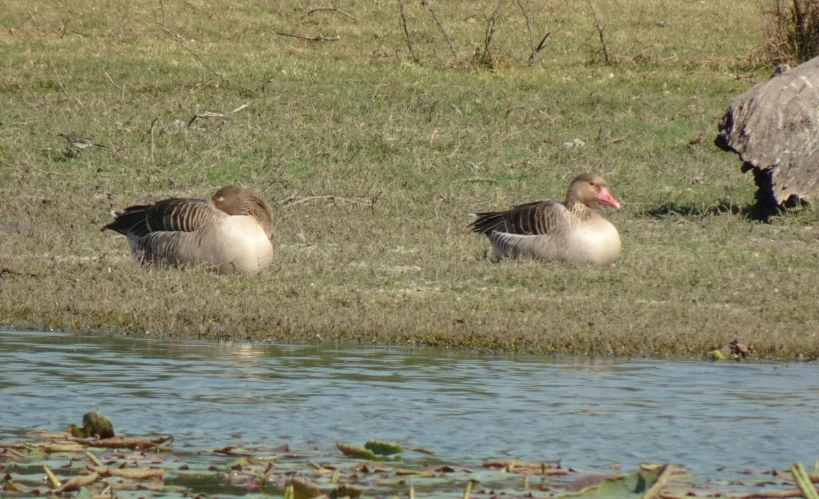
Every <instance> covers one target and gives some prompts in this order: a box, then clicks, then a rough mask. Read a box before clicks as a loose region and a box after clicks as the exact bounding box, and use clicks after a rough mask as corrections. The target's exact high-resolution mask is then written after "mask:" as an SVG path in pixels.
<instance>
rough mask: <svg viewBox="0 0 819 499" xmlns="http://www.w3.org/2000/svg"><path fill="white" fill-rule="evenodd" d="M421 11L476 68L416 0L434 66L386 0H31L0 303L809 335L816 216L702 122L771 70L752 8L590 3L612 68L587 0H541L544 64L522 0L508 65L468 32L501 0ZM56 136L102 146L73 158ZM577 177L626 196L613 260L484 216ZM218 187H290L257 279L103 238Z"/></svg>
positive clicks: (637, 343)
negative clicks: (774, 188)
mask: <svg viewBox="0 0 819 499" xmlns="http://www.w3.org/2000/svg"><path fill="white" fill-rule="evenodd" d="M430 3H431V5H432V6H433V8H434V9H435V11H436V15H437V16H438V18H439V19H440V20H441V22H442V24H443V25H444V28H445V29H446V30H447V32H448V34H449V35H450V37H451V38H452V39H453V42H454V44H455V47H456V50H457V51H458V58H457V60H456V59H455V58H453V57H452V55H451V54H450V52H449V49H448V47H447V44H446V42H445V41H444V39H443V36H442V35H441V32H440V30H439V29H438V27H437V26H436V25H435V23H434V21H433V20H432V18H431V16H430V15H429V12H428V11H427V10H426V9H424V8H423V7H421V6H420V5H419V4H417V3H415V2H412V3H410V2H405V9H406V12H407V21H408V28H409V30H410V33H411V36H412V40H413V42H414V49H415V52H416V55H417V57H418V59H419V60H420V62H419V63H414V62H412V61H411V60H410V56H409V52H408V50H407V47H406V43H405V38H404V35H403V30H402V27H401V21H400V17H399V15H398V11H397V6H396V3H395V2H392V1H384V2H378V1H367V2H363V1H362V2H355V1H344V2H340V3H339V4H338V7H339V8H340V9H342V10H344V11H345V12H348V13H350V14H352V15H354V16H355V17H356V19H357V21H358V22H354V21H353V20H351V19H349V18H347V17H345V16H343V15H341V14H338V13H334V12H316V13H314V14H312V15H310V16H306V15H305V14H306V12H307V11H308V10H309V9H310V8H315V7H323V6H325V5H323V4H322V5H319V4H318V3H311V2H296V3H293V2H229V3H228V2H202V1H196V0H188V1H184V2H183V1H181V0H166V1H164V4H160V3H153V4H152V3H147V2H122V1H119V0H112V1H105V2H103V1H90V2H79V1H65V2H59V3H58V4H54V5H47V6H44V5H39V6H37V7H36V9H35V8H33V7H31V6H30V4H29V3H27V2H19V1H13V2H11V3H10V5H9V8H8V9H4V10H3V11H2V12H0V28H2V29H1V30H0V46H2V47H3V53H4V57H3V58H2V62H1V63H2V65H3V67H2V71H0V102H1V103H2V110H1V111H0V121H2V122H3V124H2V126H0V158H2V166H1V167H0V186H2V187H0V266H2V267H4V268H7V269H9V270H10V271H11V272H6V273H4V274H3V277H0V324H6V325H12V324H28V325H32V326H38V327H58V328H72V329H73V328H78V329H102V330H106V331H107V330H124V331H127V332H132V333H143V332H145V331H149V332H151V333H167V334H193V335H200V334H201V335H203V336H208V337H219V338H263V339H271V340H276V341H305V340H307V341H317V340H318V337H320V338H322V339H324V340H342V341H348V340H352V341H377V342H392V343H418V344H420V343H423V344H432V345H447V346H463V347H469V348H490V349H509V350H511V349H515V350H520V351H527V352H575V353H579V352H587V353H602V354H623V355H674V356H676V355H701V354H703V353H704V352H705V351H706V350H708V349H709V348H713V347H716V346H719V345H721V344H723V343H727V342H729V341H731V340H733V339H734V338H739V339H741V340H742V341H745V342H751V343H754V344H755V346H756V348H757V353H758V354H759V355H760V356H762V357H770V358H793V357H794V356H795V355H797V354H802V355H804V356H808V357H813V356H817V355H819V337H817V333H819V307H816V304H815V294H816V284H815V283H816V276H817V275H818V274H817V272H818V271H819V246H817V237H818V235H819V215H818V214H817V211H816V210H815V209H808V210H803V211H801V212H798V213H790V214H787V215H784V216H781V217H777V218H774V219H773V220H772V222H771V223H769V224H764V223H761V222H759V221H756V220H754V219H753V218H752V216H751V215H752V214H753V209H752V206H751V203H753V192H754V185H753V180H752V178H751V177H750V176H749V175H742V174H741V173H740V172H739V161H738V159H737V158H736V156H734V155H730V154H726V153H723V152H721V151H719V150H718V149H717V148H716V147H715V146H713V145H712V143H711V142H712V140H713V137H714V136H715V134H716V123H717V121H718V120H719V118H720V116H721V115H722V113H723V112H724V110H725V108H726V106H727V104H728V102H729V101H730V100H731V99H732V98H733V97H734V96H736V95H738V94H740V93H741V92H743V91H744V90H746V89H747V88H749V87H750V86H751V85H752V84H753V83H756V82H759V81H763V80H765V79H767V77H768V76H769V74H770V68H767V67H764V66H761V65H760V63H759V62H758V61H759V60H760V53H761V43H762V26H763V20H762V14H761V8H760V6H759V5H758V3H756V2H751V1H728V0H724V1H715V2H662V1H650V2H634V1H625V0H605V1H595V2H594V8H595V10H596V12H597V15H598V18H599V19H600V22H601V25H602V26H603V29H604V35H605V37H606V44H607V49H608V52H609V56H610V59H611V61H612V64H611V65H605V64H603V63H602V59H601V57H602V55H601V52H600V50H599V49H600V41H599V38H598V36H597V32H596V31H595V29H594V26H593V21H592V18H591V14H590V11H589V9H588V5H587V4H582V3H578V5H577V6H576V8H573V9H570V10H569V11H567V9H565V8H563V7H562V5H563V4H562V3H560V2H556V1H555V2H551V1H550V2H546V5H542V4H538V5H537V8H535V4H534V3H531V5H528V4H529V3H530V2H526V1H525V0H524V1H523V2H522V3H523V4H524V5H525V6H527V8H528V9H529V12H528V15H529V18H530V22H531V26H532V31H533V37H534V38H537V39H538V40H535V43H537V41H539V38H540V37H542V35H543V34H545V33H546V32H547V31H550V32H551V35H550V37H549V39H548V41H547V46H546V48H545V49H544V50H543V51H541V52H540V53H539V54H538V59H537V62H536V64H534V65H533V66H531V67H530V66H528V65H527V64H526V62H525V61H526V59H527V58H528V56H529V42H528V38H527V36H526V27H525V21H524V18H523V16H522V15H521V14H520V11H519V10H518V7H517V4H516V3H514V2H509V3H504V4H503V10H502V13H501V16H500V18H499V22H498V25H497V28H496V31H495V35H494V37H493V41H492V43H491V45H490V54H491V60H490V62H491V64H490V66H489V67H488V66H486V65H476V64H475V59H474V58H473V54H474V53H475V52H476V51H478V52H480V51H481V50H482V48H483V44H484V33H485V28H486V22H487V19H489V17H491V15H492V11H493V10H494V8H495V6H496V5H497V4H495V3H494V2H492V3H487V4H482V3H480V2H434V3H432V2H430ZM58 7H59V8H58ZM163 7H164V9H163ZM163 10H164V28H163V26H162V25H160V24H159V22H161V21H162V19H163ZM30 14H34V17H35V19H36V25H35V23H33V22H32V20H31V19H30V17H29V15H30ZM658 23H664V26H660V25H658ZM276 31H283V32H288V33H297V34H302V35H311V36H315V35H318V34H322V35H324V36H335V35H338V36H339V37H340V40H339V41H337V42H324V43H318V42H310V41H305V40H298V39H295V38H290V37H284V36H279V35H277V34H276V33H275V32H276ZM172 36H176V37H178V38H172ZM182 43H184V45H185V46H186V47H188V48H189V49H190V51H192V52H193V54H192V53H191V52H189V51H188V50H186V49H185V48H184V47H183V46H182V45H181V44H182ZM203 63H204V64H206V65H207V67H206V66H204V65H203ZM214 72H216V73H218V75H217V74H215V73H214ZM737 76H741V78H737ZM245 104H246V105H247V108H245V109H244V110H242V111H240V112H238V113H236V114H234V115H232V116H231V117H230V119H229V120H226V121H223V120H220V119H197V120H195V121H193V122H192V123H190V124H189V122H190V120H191V117H192V115H193V114H194V113H197V112H198V113H203V112H205V111H210V112H219V113H229V112H230V111H232V110H234V109H236V108H239V107H240V106H242V105H245ZM61 131H67V132H71V133H77V134H80V135H83V136H86V137H89V138H91V139H93V140H95V141H97V142H100V143H103V144H105V145H108V146H109V149H102V150H92V151H85V152H82V153H79V154H75V155H71V154H66V143H65V141H63V139H62V138H60V137H57V136H56V134H57V133H59V132H61ZM574 139H580V140H582V141H583V142H584V143H585V145H584V146H582V147H576V148H567V147H565V146H564V144H565V143H567V142H571V141H572V140H574ZM584 171H595V172H598V173H600V174H602V175H604V176H605V177H606V178H607V180H608V181H609V184H610V186H611V188H612V191H613V193H614V194H615V195H616V196H618V198H620V199H621V200H622V201H623V202H624V208H623V209H622V210H620V211H618V212H616V213H613V214H612V216H613V219H614V220H615V223H616V225H617V226H618V227H619V228H620V230H621V233H622V236H623V241H624V250H623V254H622V256H621V258H620V260H618V262H617V263H616V265H615V266H612V267H604V268H598V267H572V266H565V265H557V264H549V263H543V262H533V261H517V262H501V263H493V262H492V261H491V260H488V259H487V258H486V257H485V255H486V252H487V249H488V248H489V245H488V243H487V241H486V240H485V238H484V237H479V236H478V235H475V234H471V233H469V232H468V230H467V228H466V225H467V223H468V218H467V213H468V212H470V211H479V210H489V209H497V208H503V207H506V206H509V205H512V204H516V203H521V202H526V201H531V200H534V199H543V198H557V199H562V197H563V195H564V193H565V189H566V187H567V185H568V182H569V181H570V180H571V179H572V178H573V177H574V176H575V175H576V174H578V173H582V172H584ZM694 178H697V179H699V180H701V182H700V183H692V179H694ZM225 183H241V184H245V185H249V186H252V187H253V188H254V189H256V190H257V191H259V192H260V193H262V194H263V195H264V196H265V197H266V198H267V199H268V200H269V201H271V203H272V204H273V205H274V215H275V218H276V234H275V236H274V244H275V247H276V253H277V255H276V260H275V262H274V264H273V266H272V267H271V268H270V269H269V270H268V271H267V272H265V273H264V274H263V275H261V276H257V277H251V278H236V277H223V276H215V275H211V274H208V273H206V272H201V271H195V270H193V271H191V270H189V271H181V270H176V269H166V270H146V269H142V268H139V267H138V266H137V265H136V264H134V262H133V261H131V259H130V257H129V255H128V252H127V243H126V241H125V239H124V238H122V237H120V236H117V235H114V234H112V233H108V232H105V233H101V232H99V228H100V227H101V226H102V225H104V224H105V223H107V222H108V221H109V220H110V215H109V211H110V210H111V209H121V208H123V207H125V206H128V205H130V204H135V203H143V202H150V201H153V200H156V199H161V198H164V197H168V196H172V195H179V196H195V197H209V196H210V194H212V193H213V192H214V191H215V190H216V189H217V188H218V187H219V186H221V185H223V184H225ZM292 195H300V196H310V195H333V196H337V197H341V198H349V199H352V198H356V199H373V198H376V201H375V203H374V204H373V206H372V207H371V208H370V207H367V206H364V205H362V204H356V203H349V202H344V201H337V202H328V201H314V202H306V203H300V204H283V203H282V201H284V200H285V199H287V198H288V197H290V196H292Z"/></svg>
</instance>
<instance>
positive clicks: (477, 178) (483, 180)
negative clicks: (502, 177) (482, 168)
mask: <svg viewBox="0 0 819 499" xmlns="http://www.w3.org/2000/svg"><path fill="white" fill-rule="evenodd" d="M464 182H475V183H480V182H483V183H487V184H497V183H498V181H497V180H495V179H491V178H481V177H475V178H468V179H466V180H464Z"/></svg>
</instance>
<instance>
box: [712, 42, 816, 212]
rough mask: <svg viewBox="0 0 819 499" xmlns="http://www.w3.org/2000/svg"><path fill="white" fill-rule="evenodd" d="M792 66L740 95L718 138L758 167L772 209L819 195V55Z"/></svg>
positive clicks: (761, 193)
mask: <svg viewBox="0 0 819 499" xmlns="http://www.w3.org/2000/svg"><path fill="white" fill-rule="evenodd" d="M788 69H789V68H787V67H784V66H782V67H777V71H776V73H775V74H774V75H773V76H772V77H771V78H770V79H769V80H768V81H766V82H764V83H760V84H758V85H756V86H754V87H753V88H751V89H750V90H748V91H747V92H745V93H743V94H742V95H740V96H739V97H737V98H736V99H734V100H733V102H731V104H730V105H729V106H728V110H727V111H726V113H725V115H724V116H723V117H722V120H720V123H719V126H718V128H719V134H718V135H717V138H716V139H715V140H714V143H715V144H716V145H717V146H718V147H720V148H721V149H724V150H726V151H730V152H735V153H737V154H739V157H740V159H741V160H742V162H743V165H742V171H743V172H747V171H748V170H753V172H754V180H755V182H756V185H757V188H758V189H757V193H756V197H757V202H758V204H759V206H760V207H761V208H763V209H767V210H771V209H775V208H776V207H779V206H788V205H794V204H808V203H812V202H814V201H816V200H817V198H819V57H817V58H814V59H811V60H810V61H808V62H806V63H804V64H801V65H799V66H797V67H796V68H793V69H791V70H788Z"/></svg>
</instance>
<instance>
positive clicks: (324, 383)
mask: <svg viewBox="0 0 819 499" xmlns="http://www.w3.org/2000/svg"><path fill="white" fill-rule="evenodd" d="M0 366H2V368H0V369H2V374H3V375H2V376H0V407H2V410H0V439H3V440H7V439H10V438H17V437H20V436H22V435H23V434H24V433H25V431H28V430H33V429H45V430H52V431H54V430H59V429H61V428H63V427H64V426H65V424H66V423H67V422H72V421H73V422H77V423H79V421H80V418H81V416H82V414H83V413H84V412H86V411H88V410H99V411H101V412H103V413H104V414H106V415H109V416H110V417H111V418H112V420H113V421H114V423H115V426H116V428H117V429H118V430H119V431H120V432H122V433H127V434H131V435H147V434H168V433H170V434H173V435H174V436H175V437H176V444H175V446H176V448H177V449H180V450H183V449H184V448H186V447H187V448H200V447H213V446H219V445H226V444H234V443H243V444H246V445H252V444H264V445H271V446H276V445H280V444H282V443H291V444H292V443H301V442H304V441H307V440H318V441H320V442H325V441H327V442H329V441H335V440H348V441H352V442H359V443H360V442H363V441H364V440H367V439H372V438H378V439H385V440H395V441H399V442H402V443H405V444H409V445H415V446H423V447H429V448H432V449H435V450H436V451H437V452H438V453H439V455H440V456H442V457H444V458H455V459H459V460H475V461H478V460H480V459H483V458H488V457H498V458H503V457H509V458H512V457H514V458H521V459H527V460H552V461H553V460H557V459H562V460H563V461H564V463H566V464H569V465H571V466H575V467H581V468H592V469H601V468H605V466H606V465H607V464H608V463H609V462H620V463H623V464H624V465H625V466H627V467H632V466H633V465H634V464H636V463H637V462H639V461H656V462H659V461H672V462H677V463H682V464H685V465H686V466H688V467H689V468H690V469H691V470H692V471H693V472H694V473H698V474H700V475H706V476H707V475H709V474H711V475H713V474H714V470H716V469H717V468H718V467H720V466H723V465H725V466H728V467H729V469H730V468H743V467H752V468H770V467H772V466H777V467H784V466H786V465H787V464H789V463H791V462H793V461H795V460H802V461H806V462H809V461H812V460H813V459H814V458H816V457H819V456H817V453H816V451H815V445H814V444H815V442H813V441H812V439H811V438H805V435H811V436H812V435H813V434H814V433H815V431H816V429H817V423H816V422H815V421H816V419H815V417H816V414H817V413H819V396H817V395H819V377H818V376H816V374H817V367H816V366H813V365H760V364H755V365H737V364H730V363H728V364H719V365H717V364H710V363H693V362H692V363H684V362H658V361H646V360H638V361H629V360H609V359H607V360H600V359H585V358H582V359H581V358H571V359H561V360H554V359H552V360H548V361H544V360H543V359H533V358H530V359H520V358H518V359H513V358H505V357H497V356H494V357H493V356H478V355H468V354H463V353H453V352H448V351H442V350H433V349H421V350H418V349H415V350H410V349H401V348H338V347H334V346H329V347H328V346H307V345H305V346H299V345H285V346H269V345H248V344H243V345H229V344H215V343H206V342H195V341H157V340H143V339H131V338H127V337H126V338H123V337H109V336H72V335H67V334H56V333H32V332H15V331H11V332H0Z"/></svg>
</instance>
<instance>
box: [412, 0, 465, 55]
mask: <svg viewBox="0 0 819 499" xmlns="http://www.w3.org/2000/svg"><path fill="white" fill-rule="evenodd" d="M421 5H423V6H424V7H426V8H427V10H428V11H429V13H430V14H432V19H433V20H434V21H435V24H437V25H438V28H439V29H440V30H441V33H443V34H444V38H446V43H447V44H448V45H449V50H450V52H452V57H453V58H455V60H456V61H457V60H458V52H457V51H456V50H455V45H453V44H452V39H451V38H449V35H448V34H447V32H446V30H445V29H444V26H443V25H442V24H441V21H439V20H438V16H436V15H435V11H434V10H432V6H431V5H430V4H429V2H428V1H427V0H421Z"/></svg>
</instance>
